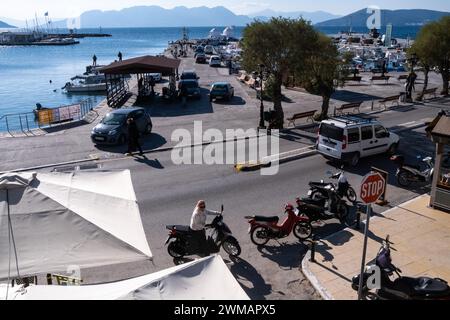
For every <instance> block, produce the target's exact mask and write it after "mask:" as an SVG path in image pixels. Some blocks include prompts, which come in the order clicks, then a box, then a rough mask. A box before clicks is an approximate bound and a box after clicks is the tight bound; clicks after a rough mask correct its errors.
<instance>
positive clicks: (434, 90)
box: [423, 88, 438, 98]
mask: <svg viewBox="0 0 450 320" xmlns="http://www.w3.org/2000/svg"><path fill="white" fill-rule="evenodd" d="M437 89H438V88H430V89H427V90H425V91H424V92H423V96H424V98H425V96H426V95H427V94H432V95H434V98H436V97H437V95H436V91H437Z"/></svg>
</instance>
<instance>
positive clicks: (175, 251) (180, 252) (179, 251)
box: [167, 241, 186, 258]
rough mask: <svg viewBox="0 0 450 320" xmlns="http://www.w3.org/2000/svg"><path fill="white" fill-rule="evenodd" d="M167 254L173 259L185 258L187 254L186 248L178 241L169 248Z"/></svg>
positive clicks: (173, 242)
mask: <svg viewBox="0 0 450 320" xmlns="http://www.w3.org/2000/svg"><path fill="white" fill-rule="evenodd" d="M167 252H168V253H169V255H170V256H171V257H172V258H183V257H184V256H185V255H186V253H185V250H184V248H183V247H182V246H181V245H180V244H179V242H178V241H172V242H171V243H169V246H168V247H167Z"/></svg>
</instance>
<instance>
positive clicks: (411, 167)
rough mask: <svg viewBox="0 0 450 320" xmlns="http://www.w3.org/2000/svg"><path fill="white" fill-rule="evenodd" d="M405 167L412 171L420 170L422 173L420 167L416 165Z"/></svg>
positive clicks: (406, 165)
mask: <svg viewBox="0 0 450 320" xmlns="http://www.w3.org/2000/svg"><path fill="white" fill-rule="evenodd" d="M403 167H406V168H410V169H413V170H418V171H420V166H418V165H415V164H409V163H408V164H405V165H404V166H403Z"/></svg>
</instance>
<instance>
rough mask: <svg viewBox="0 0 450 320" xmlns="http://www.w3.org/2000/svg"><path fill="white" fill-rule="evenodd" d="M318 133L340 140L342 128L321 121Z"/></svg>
mask: <svg viewBox="0 0 450 320" xmlns="http://www.w3.org/2000/svg"><path fill="white" fill-rule="evenodd" d="M319 134H320V135H321V136H322V137H325V138H329V139H333V140H337V141H342V138H343V136H344V129H342V128H338V127H336V126H334V125H332V124H327V123H322V124H321V126H320V132H319Z"/></svg>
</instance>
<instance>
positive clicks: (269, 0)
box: [0, 0, 450, 19]
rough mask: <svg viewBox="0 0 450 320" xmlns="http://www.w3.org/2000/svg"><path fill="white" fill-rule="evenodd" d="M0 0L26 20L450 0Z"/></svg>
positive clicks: (432, 4) (445, 4)
mask: <svg viewBox="0 0 450 320" xmlns="http://www.w3.org/2000/svg"><path fill="white" fill-rule="evenodd" d="M4 1H5V0H2V3H1V9H0V17H8V18H16V19H25V18H29V19H30V18H32V17H34V13H35V12H36V13H37V14H38V16H43V14H44V13H45V12H47V11H48V12H49V14H50V16H51V17H53V18H62V17H75V16H78V15H80V14H81V13H82V12H84V11H87V10H92V9H100V10H111V9H122V8H126V7H131V6H136V5H159V6H162V7H164V8H172V7H175V6H180V5H184V6H186V7H195V6H208V7H213V6H219V5H222V6H225V7H227V8H228V9H230V10H232V11H233V12H235V13H238V14H249V13H254V12H257V11H261V10H264V9H268V8H271V9H274V10H278V11H297V10H302V11H317V10H323V11H328V12H331V13H336V14H342V15H345V14H348V13H351V12H353V11H356V10H359V9H362V8H365V7H368V6H369V5H377V6H379V7H381V8H385V9H401V8H405V9H410V8H416V9H433V10H442V11H450V1H449V0H368V1H367V2H366V1H365V0H345V1H341V0H317V1H311V0H227V1H214V0H184V1H181V0H14V1H7V2H8V5H5V2H6V1H5V2H4Z"/></svg>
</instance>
